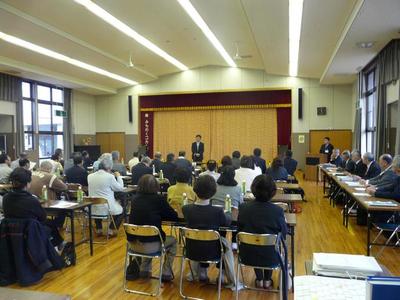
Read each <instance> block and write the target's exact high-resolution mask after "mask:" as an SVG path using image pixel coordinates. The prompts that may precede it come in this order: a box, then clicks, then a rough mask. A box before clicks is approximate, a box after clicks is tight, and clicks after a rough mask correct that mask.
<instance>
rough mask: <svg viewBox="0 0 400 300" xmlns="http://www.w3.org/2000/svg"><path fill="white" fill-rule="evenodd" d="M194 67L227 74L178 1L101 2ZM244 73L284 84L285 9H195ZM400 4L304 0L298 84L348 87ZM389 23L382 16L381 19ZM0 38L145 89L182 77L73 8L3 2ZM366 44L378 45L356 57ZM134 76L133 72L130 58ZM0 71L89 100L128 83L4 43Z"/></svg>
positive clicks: (396, 24)
mask: <svg viewBox="0 0 400 300" xmlns="http://www.w3.org/2000/svg"><path fill="white" fill-rule="evenodd" d="M94 2H96V3H97V4H98V5H99V6H101V7H102V8H103V9H105V10H107V11H108V12H109V13H111V14H112V15H113V16H115V17H117V18H118V19H120V20H121V21H123V22H124V23H126V24H127V25H129V26H130V27H131V28H133V29H135V30H136V31H137V32H138V33H140V34H141V35H143V36H145V37H146V38H147V39H149V40H150V41H152V42H153V43H154V44H156V45H157V46H158V47H160V48H161V49H163V50H164V51H166V52H167V53H168V54H170V55H172V56H173V57H175V58H176V59H178V60H179V61H180V62H182V63H183V64H185V65H186V66H188V67H189V68H197V67H202V66H206V65H220V66H226V63H225V61H224V60H223V58H222V57H221V56H220V55H219V54H218V52H217V51H216V50H215V49H214V47H213V46H212V45H211V44H210V43H209V41H208V40H207V38H206V37H205V36H204V34H203V33H202V31H201V30H200V29H199V28H198V27H197V26H196V25H195V24H194V22H193V21H192V20H191V18H190V17H189V16H188V15H187V14H186V12H185V11H184V10H183V9H182V7H181V6H180V5H179V3H178V2H177V1H176V0H114V1H110V0H96V1H94ZM191 3H192V4H193V6H194V7H195V8H196V9H197V11H198V12H199V14H200V15H201V16H202V17H203V19H204V20H205V22H206V23H207V25H208V26H209V28H210V29H211V30H212V31H213V33H214V34H215V36H216V37H217V38H218V39H219V41H220V42H221V44H222V45H223V46H224V48H225V49H226V50H227V52H228V53H229V54H230V55H231V57H233V56H234V54H235V52H236V44H237V45H238V48H239V53H240V55H251V57H250V58H246V59H242V60H238V61H235V62H236V63H237V65H238V67H242V68H252V69H260V70H265V71H266V72H267V73H270V74H278V75H288V71H289V68H288V63H289V62H288V56H289V49H288V39H289V37H288V31H289V29H288V23H289V21H288V18H289V16H288V0H191ZM399 15H400V1H398V0H380V1H376V0H365V1H361V0H304V8H303V24H302V29H301V41H300V49H299V71H298V76H300V77H310V78H318V79H320V80H321V83H330V84H343V83H351V82H353V81H354V79H355V74H356V73H357V68H358V67H360V66H364V65H365V64H367V63H368V61H369V60H371V59H372V58H373V57H374V55H376V54H377V52H378V51H379V50H380V49H381V48H382V47H383V46H384V45H385V44H386V43H387V42H388V41H389V40H390V39H392V38H396V37H398V35H399V34H398V31H399V29H400V19H399V18H398V16H399ZM383 16H384V17H383ZM0 31H1V32H4V33H6V34H9V35H13V36H16V37H18V38H21V39H24V40H26V41H29V42H31V43H34V44H37V45H40V46H43V47H46V48H49V49H51V50H53V51H57V52H59V53H62V54H64V55H67V56H69V57H71V58H75V59H78V60H80V61H83V62H85V63H88V64H92V65H95V66H97V67H100V68H102V69H105V70H107V71H109V72H113V73H116V74H118V75H121V76H124V77H127V78H129V79H131V80H134V81H137V82H139V83H144V82H148V81H152V80H154V79H156V78H157V77H159V76H163V75H166V74H171V73H175V72H179V69H177V68H176V67H175V66H174V65H172V64H170V63H169V62H167V61H166V60H164V59H162V58H160V57H159V56H157V55H155V54H154V53H152V52H151V51H149V50H148V49H146V48H145V47H143V46H142V45H140V44H139V43H137V42H136V41H134V40H132V39H131V38H129V37H127V36H126V35H124V34H123V33H121V32H119V31H118V30H116V29H114V28H113V27H111V26H110V25H108V24H107V23H105V22H104V21H103V20H101V19H99V18H98V17H97V16H95V15H93V14H92V13H90V12H89V11H88V10H86V9H85V8H84V7H83V6H81V5H79V4H77V3H76V2H74V1H73V0H31V1H26V0H0ZM360 41H374V42H376V43H375V44H374V47H373V48H370V49H359V48H357V47H356V46H355V44H356V43H357V42H360ZM130 53H131V54H132V60H133V63H134V64H135V66H136V68H129V67H128V66H127V64H128V61H129V55H130ZM0 71H3V72H8V73H12V74H19V75H20V76H24V77H27V78H32V79H37V80H42V81H48V82H52V83H55V84H59V85H64V86H67V87H71V88H76V89H80V90H83V91H85V92H88V93H92V94H105V93H115V92H116V90H117V89H119V88H122V87H125V86H127V84H126V83H123V82H120V81H117V80H114V79H110V78H108V77H105V76H102V75H98V74H95V73H92V72H89V71H86V70H83V69H80V68H78V67H75V66H72V65H69V64H67V63H65V62H62V61H58V60H55V59H52V58H49V57H46V56H43V55H41V54H38V53H35V52H32V51H29V50H26V49H23V48H20V47H18V46H14V45H12V44H9V43H7V42H5V41H2V40H0Z"/></svg>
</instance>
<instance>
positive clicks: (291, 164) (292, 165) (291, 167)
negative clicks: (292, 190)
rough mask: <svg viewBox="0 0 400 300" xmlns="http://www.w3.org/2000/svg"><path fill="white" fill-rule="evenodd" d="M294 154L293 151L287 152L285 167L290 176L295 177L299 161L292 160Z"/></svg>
mask: <svg viewBox="0 0 400 300" xmlns="http://www.w3.org/2000/svg"><path fill="white" fill-rule="evenodd" d="M292 156H293V152H292V151H291V150H286V152H285V158H284V160H283V167H284V168H285V169H286V171H287V172H288V174H289V175H292V176H294V172H296V169H297V160H295V159H293V158H292Z"/></svg>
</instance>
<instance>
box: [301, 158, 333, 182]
mask: <svg viewBox="0 0 400 300" xmlns="http://www.w3.org/2000/svg"><path fill="white" fill-rule="evenodd" d="M327 158H328V157H327V154H321V153H318V154H312V153H307V154H306V170H305V176H306V180H312V181H315V180H317V179H318V167H317V166H318V165H319V164H324V163H326V162H327V161H328V159H327Z"/></svg>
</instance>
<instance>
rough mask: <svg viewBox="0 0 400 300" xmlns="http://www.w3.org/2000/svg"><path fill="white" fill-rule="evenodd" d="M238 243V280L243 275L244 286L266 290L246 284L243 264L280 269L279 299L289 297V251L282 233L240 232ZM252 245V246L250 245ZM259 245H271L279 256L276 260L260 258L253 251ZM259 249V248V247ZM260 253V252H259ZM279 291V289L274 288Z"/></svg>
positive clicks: (237, 294) (259, 267)
mask: <svg viewBox="0 0 400 300" xmlns="http://www.w3.org/2000/svg"><path fill="white" fill-rule="evenodd" d="M236 240H237V243H238V251H237V269H236V279H235V281H236V282H239V280H240V274H241V275H242V281H243V287H244V288H245V289H250V290H258V291H265V290H264V289H258V288H253V287H250V286H247V285H246V284H245V280H244V276H243V269H242V266H248V267H253V268H257V269H261V270H263V271H264V270H272V271H273V270H279V271H280V272H279V273H280V274H279V299H287V290H286V287H287V276H286V274H287V253H286V246H285V244H284V241H283V240H282V239H281V235H280V234H255V233H248V232H238V234H237V236H236ZM249 246H250V247H249ZM258 247H263V249H264V250H265V247H271V249H273V250H274V251H273V252H272V253H275V254H276V256H277V259H276V260H274V261H265V260H262V259H261V260H260V259H259V258H258V257H257V256H255V255H254V254H253V253H252V251H253V250H255V249H257V248H258ZM257 250H258V249H257ZM258 253H259V252H258ZM272 291H275V292H278V290H272ZM236 299H239V290H238V288H237V285H236Z"/></svg>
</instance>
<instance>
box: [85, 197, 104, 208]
mask: <svg viewBox="0 0 400 300" xmlns="http://www.w3.org/2000/svg"><path fill="white" fill-rule="evenodd" d="M83 202H91V203H92V204H93V205H101V204H107V206H108V201H107V199H104V198H101V197H91V196H85V197H83Z"/></svg>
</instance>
